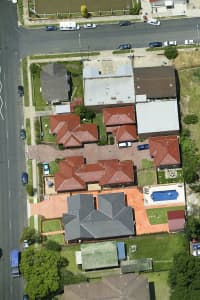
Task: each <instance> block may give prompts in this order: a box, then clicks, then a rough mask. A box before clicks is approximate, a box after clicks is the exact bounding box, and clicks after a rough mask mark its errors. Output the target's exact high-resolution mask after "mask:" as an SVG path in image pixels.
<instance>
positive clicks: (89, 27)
mask: <svg viewBox="0 0 200 300" xmlns="http://www.w3.org/2000/svg"><path fill="white" fill-rule="evenodd" d="M96 27H97V25H96V24H94V23H87V24H84V25H83V28H85V29H93V28H96Z"/></svg>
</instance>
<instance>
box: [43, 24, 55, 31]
mask: <svg viewBox="0 0 200 300" xmlns="http://www.w3.org/2000/svg"><path fill="white" fill-rule="evenodd" d="M57 29H58V28H57V26H55V25H48V26H46V27H45V30H46V31H56V30H57Z"/></svg>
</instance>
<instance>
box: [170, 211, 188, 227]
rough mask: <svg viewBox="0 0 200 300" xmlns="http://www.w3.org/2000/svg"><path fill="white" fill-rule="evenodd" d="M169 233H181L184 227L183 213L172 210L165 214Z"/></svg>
mask: <svg viewBox="0 0 200 300" xmlns="http://www.w3.org/2000/svg"><path fill="white" fill-rule="evenodd" d="M167 217H168V226H169V232H177V231H182V230H183V229H184V226H185V211H184V210H174V211H168V212H167Z"/></svg>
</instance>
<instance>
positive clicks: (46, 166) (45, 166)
mask: <svg viewBox="0 0 200 300" xmlns="http://www.w3.org/2000/svg"><path fill="white" fill-rule="evenodd" d="M42 167H43V174H44V175H46V176H47V175H49V173H50V167H49V164H48V163H47V162H44V163H43V164H42Z"/></svg>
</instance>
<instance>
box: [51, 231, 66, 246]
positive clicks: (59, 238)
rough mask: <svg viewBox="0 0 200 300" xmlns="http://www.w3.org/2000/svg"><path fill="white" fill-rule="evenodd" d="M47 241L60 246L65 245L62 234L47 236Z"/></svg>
mask: <svg viewBox="0 0 200 300" xmlns="http://www.w3.org/2000/svg"><path fill="white" fill-rule="evenodd" d="M47 240H51V241H55V242H57V243H58V244H60V245H64V244H65V240H64V235H63V234H54V235H48V236H47Z"/></svg>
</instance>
